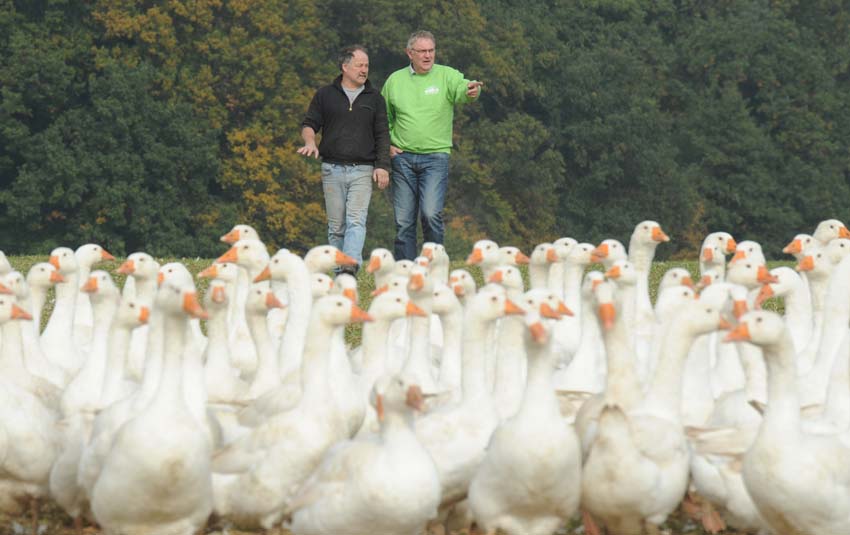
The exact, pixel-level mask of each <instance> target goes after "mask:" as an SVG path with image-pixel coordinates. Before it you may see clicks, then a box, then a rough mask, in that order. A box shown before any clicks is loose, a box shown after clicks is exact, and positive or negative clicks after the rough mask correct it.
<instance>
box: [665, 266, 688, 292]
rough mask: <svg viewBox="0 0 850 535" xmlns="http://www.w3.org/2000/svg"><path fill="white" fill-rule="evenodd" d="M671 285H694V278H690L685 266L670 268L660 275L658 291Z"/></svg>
mask: <svg viewBox="0 0 850 535" xmlns="http://www.w3.org/2000/svg"><path fill="white" fill-rule="evenodd" d="M671 286H687V287H688V288H693V287H694V280H693V279H692V278H691V273H690V271H688V270H687V269H685V268H670V269H668V270H667V271H665V272H664V275H663V276H662V277H661V282H660V283H658V289H659V291H660V290H662V289H664V288H669V287H671Z"/></svg>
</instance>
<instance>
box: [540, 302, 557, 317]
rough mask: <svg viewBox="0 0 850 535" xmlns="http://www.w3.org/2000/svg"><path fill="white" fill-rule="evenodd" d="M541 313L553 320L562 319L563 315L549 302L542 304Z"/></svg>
mask: <svg viewBox="0 0 850 535" xmlns="http://www.w3.org/2000/svg"><path fill="white" fill-rule="evenodd" d="M540 315H541V316H543V317H544V318H549V319H552V320H557V319H561V315H560V314H558V313H557V312H555V311H554V310H552V307H550V306H549V303H541V304H540Z"/></svg>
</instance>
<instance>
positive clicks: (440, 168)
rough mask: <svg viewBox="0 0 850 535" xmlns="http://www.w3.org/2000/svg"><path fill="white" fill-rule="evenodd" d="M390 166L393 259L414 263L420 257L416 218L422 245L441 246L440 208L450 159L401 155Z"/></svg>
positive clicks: (435, 155) (443, 155)
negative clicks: (419, 225) (419, 223)
mask: <svg viewBox="0 0 850 535" xmlns="http://www.w3.org/2000/svg"><path fill="white" fill-rule="evenodd" d="M392 165H393V176H392V192H393V213H394V214H395V228H396V238H395V251H394V253H395V258H396V260H401V259H407V260H413V259H414V258H416V257H417V256H418V255H419V248H418V247H417V246H416V219H417V217H418V218H419V219H421V220H422V236H423V237H424V238H425V241H431V242H434V243H443V234H444V232H445V230H444V226H443V206H444V205H445V202H446V189H447V188H448V184H449V155H448V154H447V153H445V152H433V153H431V154H415V153H413V152H402V153H401V154H398V155H396V156H395V157H394V158H393V159H392Z"/></svg>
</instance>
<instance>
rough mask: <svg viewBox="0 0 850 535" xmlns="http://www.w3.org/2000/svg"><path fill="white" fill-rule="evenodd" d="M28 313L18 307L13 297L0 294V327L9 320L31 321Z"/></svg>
mask: <svg viewBox="0 0 850 535" xmlns="http://www.w3.org/2000/svg"><path fill="white" fill-rule="evenodd" d="M31 319H32V316H31V315H30V313H29V312H27V311H26V310H24V309H23V308H21V307H19V306H18V304H17V303H16V302H15V298H14V296H11V295H6V294H0V325H2V324H4V323H6V322H7V321H9V320H31Z"/></svg>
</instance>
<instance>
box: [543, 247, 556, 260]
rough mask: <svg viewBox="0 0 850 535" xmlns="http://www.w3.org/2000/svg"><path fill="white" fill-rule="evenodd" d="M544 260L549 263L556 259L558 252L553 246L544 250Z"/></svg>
mask: <svg viewBox="0 0 850 535" xmlns="http://www.w3.org/2000/svg"><path fill="white" fill-rule="evenodd" d="M546 261H547V262H549V263H550V264H554V263H555V262H557V261H558V254H557V253H556V252H555V248H554V247H551V248H549V249H547V250H546Z"/></svg>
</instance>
